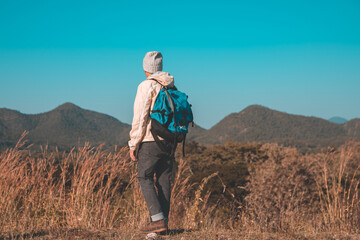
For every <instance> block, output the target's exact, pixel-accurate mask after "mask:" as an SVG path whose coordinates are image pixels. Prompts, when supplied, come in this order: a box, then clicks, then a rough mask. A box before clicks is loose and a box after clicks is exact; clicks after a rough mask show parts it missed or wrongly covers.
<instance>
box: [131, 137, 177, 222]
mask: <svg viewBox="0 0 360 240" xmlns="http://www.w3.org/2000/svg"><path fill="white" fill-rule="evenodd" d="M171 147H172V146H171V144H166V148H167V149H168V151H167V152H163V151H162V150H161V149H160V148H159V146H158V145H157V144H156V142H143V143H141V145H140V148H139V152H138V176H137V177H138V180H139V184H140V188H141V191H142V193H143V195H144V198H145V201H146V204H147V207H148V209H149V213H150V218H151V221H159V220H162V219H167V218H168V216H169V211H170V194H171V184H170V181H171V171H172V167H173V161H174V158H173V157H171V156H170V153H171ZM154 173H155V175H156V183H155V184H156V188H157V191H156V189H155V186H154Z"/></svg>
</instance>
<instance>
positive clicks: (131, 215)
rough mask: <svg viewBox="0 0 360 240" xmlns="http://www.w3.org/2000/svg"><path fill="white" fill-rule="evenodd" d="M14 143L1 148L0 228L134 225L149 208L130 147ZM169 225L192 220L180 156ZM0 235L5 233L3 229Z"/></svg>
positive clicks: (188, 187)
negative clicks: (38, 148) (65, 148)
mask: <svg viewBox="0 0 360 240" xmlns="http://www.w3.org/2000/svg"><path fill="white" fill-rule="evenodd" d="M25 135H26V134H24V135H23V136H22V138H21V139H20V140H19V142H18V144H17V145H16V146H15V147H14V148H9V149H7V150H5V151H3V152H0V169H1V171H0V213H1V214H0V233H2V234H6V236H8V234H10V236H16V235H17V236H19V235H18V234H24V233H29V232H33V233H34V232H35V233H36V232H41V231H57V230H62V229H87V230H93V231H98V230H108V229H123V230H127V231H128V230H129V229H136V228H138V227H139V226H140V225H142V224H145V223H146V222H147V221H148V211H147V207H146V204H145V201H144V199H143V197H142V194H141V191H140V188H139V185H138V182H137V180H136V176H137V174H136V163H135V162H133V161H131V160H130V158H129V155H128V149H127V148H121V149H115V151H113V152H110V151H107V150H102V146H99V147H97V148H94V147H91V146H90V145H89V144H85V145H84V146H83V147H80V148H78V149H75V148H74V149H72V150H71V151H70V152H68V153H66V152H58V151H55V152H48V150H47V148H46V147H45V148H44V149H42V152H41V153H33V152H31V151H29V150H28V149H24V144H25V141H24V140H23V138H24V137H25ZM174 173H175V174H174V179H173V188H172V198H171V214H170V227H173V228H179V227H180V228H181V227H185V226H188V225H190V224H192V225H194V223H193V221H194V219H195V218H194V217H189V216H190V215H191V214H190V215H189V214H188V213H189V209H197V208H201V209H202V210H205V209H206V207H205V205H206V202H205V203H204V202H202V203H198V202H197V203H196V207H195V208H194V207H193V201H192V199H193V197H192V196H191V195H192V192H193V188H194V183H190V182H189V179H190V169H189V166H188V165H187V163H186V162H185V161H184V159H182V158H180V159H179V160H178V161H177V163H176V171H174ZM0 235H1V234H0Z"/></svg>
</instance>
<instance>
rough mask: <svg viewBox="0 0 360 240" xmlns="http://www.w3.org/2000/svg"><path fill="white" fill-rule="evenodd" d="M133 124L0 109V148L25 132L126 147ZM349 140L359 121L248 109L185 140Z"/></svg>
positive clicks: (88, 114) (33, 139)
mask: <svg viewBox="0 0 360 240" xmlns="http://www.w3.org/2000/svg"><path fill="white" fill-rule="evenodd" d="M130 128H131V126H130V125H128V124H126V123H122V122H120V121H119V120H117V119H115V118H113V117H111V116H108V115H106V114H102V113H98V112H94V111H90V110H85V109H82V108H80V107H78V106H76V105H74V104H72V103H65V104H63V105H61V106H59V107H57V108H55V109H54V110H52V111H49V112H45V113H40V114H22V113H20V112H19V111H15V110H10V109H6V108H2V109H0V147H1V148H4V147H9V146H14V145H15V143H16V142H17V141H18V139H19V138H20V136H21V134H22V133H23V132H24V131H25V130H27V131H29V135H28V136H27V139H28V140H29V142H30V143H33V144H34V145H36V146H39V145H43V146H44V145H49V146H50V147H55V146H58V147H59V148H61V149H69V148H71V147H73V146H76V145H79V144H80V145H82V144H83V143H84V142H85V141H88V142H90V143H91V144H92V145H98V144H102V143H105V144H106V145H107V146H113V145H125V144H126V142H127V141H128V139H129V131H130ZM349 138H354V139H360V119H352V120H350V121H347V122H346V123H344V124H338V123H333V122H330V121H327V120H324V119H321V118H316V117H305V116H300V115H292V114H287V113H284V112H279V111H276V110H271V109H269V108H266V107H263V106H259V105H252V106H249V107H247V108H245V109H244V110H242V111H241V112H239V113H232V114H230V115H228V116H227V117H225V118H224V119H223V120H221V121H220V122H219V123H217V124H216V125H215V126H213V127H212V128H211V129H209V130H206V129H204V128H202V127H200V126H198V125H196V124H195V125H194V127H190V130H189V134H188V136H187V140H188V141H191V140H195V141H197V142H199V143H202V144H223V143H225V142H226V141H227V140H231V141H235V142H277V143H280V144H283V145H285V146H294V147H298V148H319V147H326V146H329V145H335V146H338V145H340V144H343V143H344V142H345V141H346V140H348V139H349Z"/></svg>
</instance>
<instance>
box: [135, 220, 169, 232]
mask: <svg viewBox="0 0 360 240" xmlns="http://www.w3.org/2000/svg"><path fill="white" fill-rule="evenodd" d="M167 230H168V227H167V224H166V222H165V220H164V219H163V220H159V221H156V222H150V223H149V224H148V225H146V226H143V227H141V228H140V231H141V232H143V233H159V232H165V231H167Z"/></svg>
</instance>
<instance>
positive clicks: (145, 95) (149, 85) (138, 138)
mask: <svg viewBox="0 0 360 240" xmlns="http://www.w3.org/2000/svg"><path fill="white" fill-rule="evenodd" d="M143 68H144V72H145V75H146V77H147V79H146V80H144V81H143V82H141V83H140V84H139V86H138V88H137V93H136V98H135V102H134V117H133V121H132V129H131V131H130V141H129V147H130V157H131V159H132V160H133V161H136V160H137V161H138V168H137V170H138V180H139V184H140V188H141V191H142V193H143V195H144V198H145V201H146V204H147V207H148V210H149V213H150V220H151V222H150V224H148V225H146V226H144V227H141V228H140V231H142V232H144V233H150V232H163V231H167V221H168V217H169V210H170V193H171V190H170V177H171V171H172V165H173V160H174V159H173V157H172V156H171V151H172V147H173V146H172V144H171V143H169V142H165V141H164V140H162V141H163V143H164V145H165V149H166V150H167V151H166V152H164V151H163V150H161V149H160V148H159V146H158V145H157V143H156V142H155V140H154V138H153V136H152V134H151V132H150V128H151V127H150V126H151V119H150V113H151V110H152V109H153V107H154V104H155V100H156V97H157V95H158V93H159V92H160V90H161V88H162V86H165V87H169V88H171V87H174V77H173V76H171V75H170V74H169V73H166V72H162V55H161V53H160V52H156V51H154V52H148V53H146V55H145V57H144V60H143ZM135 153H137V154H135ZM154 174H155V175H156V183H155V184H156V188H157V191H156V189H155V186H154Z"/></svg>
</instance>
